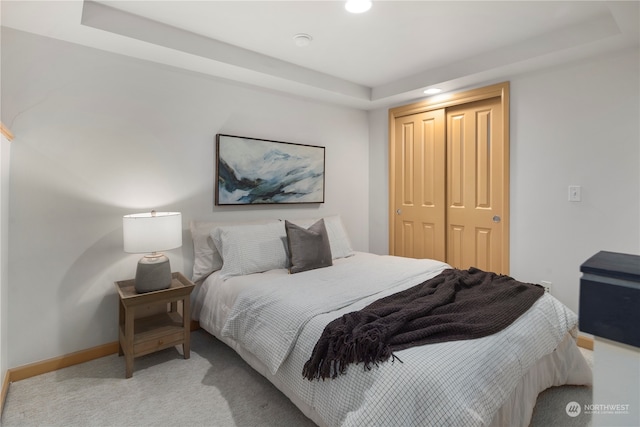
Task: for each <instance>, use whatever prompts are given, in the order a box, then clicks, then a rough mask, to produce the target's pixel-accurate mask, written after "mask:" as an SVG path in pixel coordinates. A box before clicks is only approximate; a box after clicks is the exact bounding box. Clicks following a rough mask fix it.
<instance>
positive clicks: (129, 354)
mask: <svg viewBox="0 0 640 427" xmlns="http://www.w3.org/2000/svg"><path fill="white" fill-rule="evenodd" d="M135 314H136V312H135V310H134V309H133V308H130V309H128V310H126V311H125V315H124V317H125V320H124V331H125V332H124V334H125V348H124V349H123V350H124V361H125V366H126V373H125V377H126V378H131V377H132V376H133V335H134V329H133V319H134V318H135Z"/></svg>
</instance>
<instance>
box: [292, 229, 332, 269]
mask: <svg viewBox="0 0 640 427" xmlns="http://www.w3.org/2000/svg"><path fill="white" fill-rule="evenodd" d="M284 227H285V229H286V231H287V243H288V244H289V261H290V262H289V264H290V267H289V273H291V274H294V273H300V272H302V271H307V270H313V269H316V268H322V267H329V266H331V265H333V262H332V261H331V259H332V258H331V245H330V244H329V236H328V235H327V229H326V227H325V226H324V220H323V219H321V220H319V221H317V222H316V223H315V224H313V225H312V226H311V227H309V228H304V227H300V226H299V225H296V224H294V223H292V222H289V221H286V220H285V222H284Z"/></svg>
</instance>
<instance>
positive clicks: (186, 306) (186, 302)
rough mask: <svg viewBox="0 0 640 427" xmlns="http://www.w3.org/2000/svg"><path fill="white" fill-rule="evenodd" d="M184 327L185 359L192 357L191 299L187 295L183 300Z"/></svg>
mask: <svg viewBox="0 0 640 427" xmlns="http://www.w3.org/2000/svg"><path fill="white" fill-rule="evenodd" d="M182 327H183V328H184V343H183V344H182V352H183V353H184V358H185V359H188V358H189V357H191V298H190V297H189V295H187V296H186V297H185V298H184V299H183V300H182Z"/></svg>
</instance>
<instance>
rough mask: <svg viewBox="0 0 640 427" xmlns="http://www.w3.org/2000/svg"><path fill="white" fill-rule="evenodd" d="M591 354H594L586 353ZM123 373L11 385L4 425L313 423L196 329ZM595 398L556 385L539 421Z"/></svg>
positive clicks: (86, 368)
mask: <svg viewBox="0 0 640 427" xmlns="http://www.w3.org/2000/svg"><path fill="white" fill-rule="evenodd" d="M585 354H586V355H587V357H590V352H585ZM134 365H135V366H134V373H133V378H130V379H125V378H124V359H123V358H119V357H118V356H117V355H112V356H108V357H103V358H101V359H97V360H94V361H91V362H87V363H83V364H81V365H76V366H72V367H70V368H66V369H61V370H59V371H56V372H50V373H48V374H44V375H40V376H37V377H34V378H29V379H26V380H23V381H19V382H16V383H13V384H11V387H10V389H9V394H8V396H7V401H6V403H5V409H4V413H3V416H2V426H5V427H13V426H20V427H23V426H67V427H72V426H82V427H85V426H136V427H137V426H218V427H234V426H239V427H245V426H274V427H275V426H301V427H304V426H313V425H314V424H313V423H312V422H311V421H310V420H309V419H307V418H306V417H305V416H304V415H303V414H302V413H301V412H300V411H299V410H298V409H297V408H296V407H295V406H294V405H293V404H292V403H291V402H290V401H289V400H288V399H287V398H286V397H285V396H284V395H282V394H281V393H280V392H279V391H278V390H277V389H276V388H275V387H273V386H272V385H271V384H270V383H269V382H268V381H267V380H265V379H264V378H263V377H262V376H260V375H259V374H257V373H256V372H255V371H253V370H252V369H251V368H250V367H249V366H248V365H247V364H246V363H245V362H244V361H243V360H242V359H241V358H240V357H239V356H237V355H236V354H235V353H234V352H233V351H232V350H231V349H230V348H228V347H227V346H226V345H224V344H223V343H221V342H220V341H218V340H216V339H215V338H213V337H212V336H211V335H209V334H207V333H206V332H204V331H195V332H194V333H193V334H192V351H191V358H190V359H188V360H184V359H183V358H182V355H181V354H180V353H179V352H178V351H177V350H176V349H168V350H164V351H162V352H158V353H155V354H151V355H148V356H145V357H141V358H138V359H136V361H135V364H134ZM571 401H576V402H578V403H580V404H583V403H591V390H590V389H588V388H585V387H556V388H553V389H550V390H547V391H545V392H543V393H542V394H541V395H540V397H539V398H538V405H537V406H536V410H535V412H534V418H533V422H532V426H536V427H537V426H544V427H551V426H586V425H589V423H590V419H589V418H588V417H586V416H585V417H582V418H581V416H582V414H581V416H578V417H576V418H570V417H568V416H567V415H566V412H565V407H566V404H567V403H568V402H571Z"/></svg>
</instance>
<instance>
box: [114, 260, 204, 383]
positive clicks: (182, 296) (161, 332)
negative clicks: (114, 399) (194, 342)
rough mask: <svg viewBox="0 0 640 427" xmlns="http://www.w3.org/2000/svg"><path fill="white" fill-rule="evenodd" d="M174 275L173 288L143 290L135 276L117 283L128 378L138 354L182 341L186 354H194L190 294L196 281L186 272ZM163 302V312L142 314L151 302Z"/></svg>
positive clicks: (160, 304)
mask: <svg viewBox="0 0 640 427" xmlns="http://www.w3.org/2000/svg"><path fill="white" fill-rule="evenodd" d="M172 278H173V280H172V282H171V286H170V287H169V288H167V289H163V290H160V291H154V292H147V293H143V294H139V293H137V292H136V290H135V287H134V285H135V280H133V279H132V280H123V281H119V282H116V283H115V285H116V289H117V290H118V294H119V296H120V303H119V307H120V308H119V322H118V323H119V328H118V329H119V335H120V345H119V351H118V354H119V355H120V356H122V355H124V358H125V365H126V377H127V378H131V376H132V375H133V359H134V358H135V357H138V356H143V355H145V354H149V353H153V352H154V351H158V350H163V349H165V348H169V347H173V346H176V345H180V344H182V351H183V354H184V358H185V359H188V358H189V356H190V347H189V346H190V337H191V331H190V323H191V322H190V306H191V303H190V295H191V291H192V290H193V287H194V285H193V283H191V281H189V280H188V279H187V278H186V277H184V276H183V275H182V273H172ZM179 301H182V303H181V308H182V314H180V312H179V311H178V302H179ZM162 305H164V306H165V309H164V310H162V312H160V313H157V314H153V315H150V316H146V317H140V316H139V314H144V310H147V309H148V308H149V307H151V306H162ZM160 308H162V307H160ZM136 312H139V313H138V316H136Z"/></svg>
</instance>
